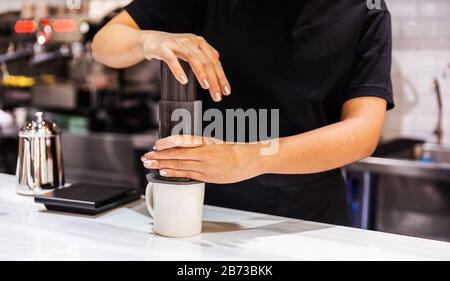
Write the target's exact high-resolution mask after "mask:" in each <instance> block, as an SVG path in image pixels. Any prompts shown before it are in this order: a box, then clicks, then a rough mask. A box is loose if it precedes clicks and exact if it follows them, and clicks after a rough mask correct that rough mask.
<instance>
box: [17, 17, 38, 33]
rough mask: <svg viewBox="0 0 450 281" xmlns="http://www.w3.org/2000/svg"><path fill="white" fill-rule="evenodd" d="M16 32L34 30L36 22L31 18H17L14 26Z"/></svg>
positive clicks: (31, 31)
mask: <svg viewBox="0 0 450 281" xmlns="http://www.w3.org/2000/svg"><path fill="white" fill-rule="evenodd" d="M14 31H15V32H16V33H33V32H35V31H36V23H35V22H34V21H32V20H18V21H16V24H15V26H14Z"/></svg>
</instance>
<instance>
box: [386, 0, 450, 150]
mask: <svg viewBox="0 0 450 281" xmlns="http://www.w3.org/2000/svg"><path fill="white" fill-rule="evenodd" d="M386 1H387V3H388V6H389V9H390V11H391V14H392V25H393V45H394V46H393V48H394V50H393V67H392V79H393V86H394V95H395V100H396V105H397V107H396V108H395V109H394V110H392V111H390V112H389V113H388V116H387V119H386V124H385V128H384V132H383V137H384V138H386V139H388V138H393V137H397V136H402V135H403V136H411V137H417V138H424V139H426V140H428V141H435V138H434V135H433V131H434V129H435V127H436V122H437V101H436V95H435V94H434V91H433V79H434V77H437V78H438V80H439V82H440V86H441V92H442V95H443V104H444V134H445V135H444V142H445V143H447V144H450V0H427V1H424V0H386ZM445 71H447V73H448V74H447V75H446V77H444V72H445Z"/></svg>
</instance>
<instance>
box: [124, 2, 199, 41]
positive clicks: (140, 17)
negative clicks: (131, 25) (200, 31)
mask: <svg viewBox="0 0 450 281" xmlns="http://www.w3.org/2000/svg"><path fill="white" fill-rule="evenodd" d="M125 10H126V11H127V12H128V14H130V16H131V17H132V18H133V19H134V21H135V22H136V23H137V25H138V26H139V28H140V29H143V30H145V29H151V30H158V31H165V32H174V33H183V32H190V33H192V32H194V31H195V24H196V23H195V19H196V18H197V14H196V12H197V1H196V0H183V1H177V0H133V1H132V2H131V3H130V4H129V5H127V6H126V7H125Z"/></svg>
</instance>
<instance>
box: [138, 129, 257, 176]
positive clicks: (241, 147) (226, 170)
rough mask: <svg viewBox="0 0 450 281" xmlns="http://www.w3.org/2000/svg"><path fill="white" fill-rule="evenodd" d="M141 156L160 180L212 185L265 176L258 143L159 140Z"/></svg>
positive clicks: (183, 138) (189, 138)
mask: <svg viewBox="0 0 450 281" xmlns="http://www.w3.org/2000/svg"><path fill="white" fill-rule="evenodd" d="M153 149H154V150H153V151H151V152H148V153H146V154H145V155H144V156H142V161H143V162H144V167H145V168H147V169H158V170H159V173H160V175H161V176H164V177H180V178H191V179H194V180H199V181H204V182H209V183H222V184H224V183H234V182H238V181H242V180H245V179H249V178H252V177H255V176H258V175H260V174H262V173H263V172H262V169H261V163H260V161H258V157H259V155H260V147H259V145H258V144H257V143H254V144H253V143H226V142H223V141H220V140H217V139H213V138H204V137H198V136H170V137H167V138H164V139H160V140H158V141H157V142H156V144H155V146H154V147H153Z"/></svg>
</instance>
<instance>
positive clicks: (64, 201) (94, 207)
mask: <svg viewBox="0 0 450 281" xmlns="http://www.w3.org/2000/svg"><path fill="white" fill-rule="evenodd" d="M140 197H141V191H140V190H138V189H135V188H131V187H116V186H104V185H96V184H88V183H77V184H73V185H71V186H68V187H64V188H60V189H55V190H53V191H50V192H47V193H44V194H41V195H37V196H35V197H34V202H36V203H42V204H44V205H45V207H46V208H47V210H51V211H60V212H70V213H79V214H86V215H97V214H99V213H102V212H105V211H107V210H110V209H113V208H115V207H119V206H121V205H124V204H127V203H130V202H132V201H135V200H137V199H139V198H140Z"/></svg>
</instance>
